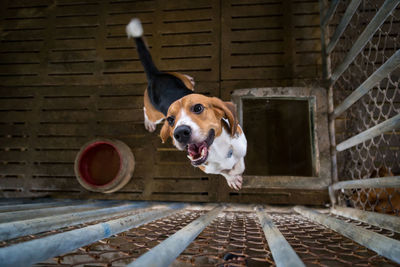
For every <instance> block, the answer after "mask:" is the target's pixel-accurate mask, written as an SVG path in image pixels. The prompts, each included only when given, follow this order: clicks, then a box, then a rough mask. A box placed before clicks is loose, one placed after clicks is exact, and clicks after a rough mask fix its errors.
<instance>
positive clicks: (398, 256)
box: [294, 206, 400, 263]
mask: <svg viewBox="0 0 400 267" xmlns="http://www.w3.org/2000/svg"><path fill="white" fill-rule="evenodd" d="M294 210H295V211H296V212H298V213H299V214H301V215H302V216H305V217H307V218H309V219H310V220H313V221H315V222H318V223H320V224H322V225H325V226H326V227H329V228H330V229H332V230H334V231H336V232H338V233H340V234H342V235H344V236H346V237H348V238H350V239H352V240H354V241H355V242H357V243H359V244H361V245H363V246H365V247H367V248H369V249H371V250H373V251H375V252H376V253H378V254H379V255H382V256H384V257H386V258H388V259H391V260H393V261H394V262H397V263H400V241H398V240H395V239H391V238H388V237H386V236H384V235H380V234H377V233H375V232H373V231H369V230H366V229H364V228H362V227H359V226H355V225H353V224H350V223H347V222H344V221H341V220H339V219H337V218H334V217H331V216H329V215H328V214H322V213H320V212H317V211H315V210H313V209H309V208H306V207H301V206H296V207H295V208H294Z"/></svg>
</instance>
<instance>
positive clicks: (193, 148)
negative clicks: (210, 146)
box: [188, 142, 207, 159]
mask: <svg viewBox="0 0 400 267" xmlns="http://www.w3.org/2000/svg"><path fill="white" fill-rule="evenodd" d="M204 148H205V149H207V143H206V142H202V143H199V144H190V145H189V146H188V154H189V155H190V156H191V157H192V158H193V159H197V158H200V157H201V152H202V150H203V149H204Z"/></svg>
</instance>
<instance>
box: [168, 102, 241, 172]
mask: <svg viewBox="0 0 400 267" xmlns="http://www.w3.org/2000/svg"><path fill="white" fill-rule="evenodd" d="M223 119H224V120H223ZM226 120H227V121H228V122H229V125H228V124H227V123H226V122H225V121H226ZM237 125H238V122H237V118H236V112H235V106H234V104H233V103H231V102H224V101H222V100H220V99H219V98H216V97H206V96H204V95H200V94H190V95H187V96H185V97H183V98H181V99H179V100H177V101H175V102H174V103H172V105H171V106H170V107H169V109H168V115H167V118H166V120H165V122H164V125H163V127H162V129H161V133H160V136H161V139H162V141H163V143H164V142H165V141H166V140H167V139H168V137H171V138H172V139H173V143H174V145H175V146H176V147H177V148H178V149H179V150H185V149H187V152H188V158H189V159H190V161H191V162H192V164H193V165H194V166H199V165H201V164H203V163H204V162H206V161H207V158H208V153H209V148H210V146H211V145H212V143H213V141H214V138H216V137H218V136H220V135H221V133H222V130H223V127H227V128H228V131H229V133H230V135H231V136H232V137H233V136H234V135H235V134H236V130H237Z"/></svg>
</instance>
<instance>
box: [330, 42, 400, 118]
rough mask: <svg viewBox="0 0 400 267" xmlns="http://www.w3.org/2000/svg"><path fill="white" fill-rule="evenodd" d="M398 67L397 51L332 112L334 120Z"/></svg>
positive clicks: (399, 53)
mask: <svg viewBox="0 0 400 267" xmlns="http://www.w3.org/2000/svg"><path fill="white" fill-rule="evenodd" d="M399 66H400V50H397V51H396V53H394V54H393V56H391V57H390V58H389V59H388V60H387V61H386V62H385V63H384V64H383V65H382V66H380V67H379V69H377V70H376V71H375V72H374V73H373V74H372V75H371V76H370V77H368V79H366V80H365V81H364V82H363V83H362V84H361V85H360V86H359V87H358V88H357V89H356V90H354V92H353V93H351V95H349V96H348V97H347V98H346V99H345V100H344V101H343V102H342V103H341V104H340V105H339V106H337V107H336V108H335V110H334V112H333V117H334V118H336V117H338V116H339V115H340V114H342V113H343V112H344V111H345V110H347V109H348V108H349V107H350V106H351V105H353V104H354V103H355V102H356V101H357V100H359V99H360V98H361V97H362V96H364V95H365V94H366V93H368V92H369V90H371V89H372V88H373V87H374V85H375V84H377V83H378V82H380V81H381V80H382V79H384V78H385V77H387V75H388V74H390V73H391V72H392V71H394V70H395V69H396V68H398V67H399Z"/></svg>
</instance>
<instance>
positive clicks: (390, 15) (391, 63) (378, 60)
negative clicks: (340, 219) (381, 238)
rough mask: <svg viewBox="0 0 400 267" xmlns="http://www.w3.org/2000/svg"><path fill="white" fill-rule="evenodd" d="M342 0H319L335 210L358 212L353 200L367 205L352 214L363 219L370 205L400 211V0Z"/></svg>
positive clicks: (394, 212)
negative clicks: (321, 15) (399, 75)
mask: <svg viewBox="0 0 400 267" xmlns="http://www.w3.org/2000/svg"><path fill="white" fill-rule="evenodd" d="M339 2H340V3H338V4H337V3H336V2H332V1H325V0H320V14H324V17H323V19H322V20H321V40H322V47H321V50H322V57H323V59H325V60H323V73H326V74H327V75H326V76H325V77H324V78H325V79H326V87H327V89H328V90H329V96H328V103H329V130H330V141H331V157H332V159H331V160H332V166H333V168H332V178H333V179H332V183H333V184H332V185H331V186H330V187H329V195H330V199H331V203H332V205H333V206H334V208H333V209H332V212H336V213H337V214H339V213H340V214H342V215H344V214H350V213H351V212H350V210H349V209H348V208H355V209H361V210H363V211H365V213H364V212H361V211H360V212H356V211H355V212H354V214H352V216H356V214H357V218H358V220H359V221H364V220H366V219H364V218H373V217H374V214H371V213H369V212H368V211H375V212H380V213H388V214H390V215H397V216H399V215H400V189H399V188H400V186H399V183H398V177H399V176H398V175H399V174H400V153H399V149H400V143H399V141H400V139H399V132H398V129H399V128H400V109H399V106H398V102H399V100H398V97H399V92H400V89H399V80H398V73H399V66H400V49H399V48H400V46H399V42H398V40H399V38H400V23H399V18H400V8H399V3H400V1H390V0H385V1H372V0H352V1H339ZM328 3H330V4H329V5H328ZM332 10H334V12H333V14H329V12H331V11H332ZM325 14H329V16H326V15H325ZM330 73H332V74H331V75H330ZM336 140H337V141H338V142H337V141H336ZM336 143H338V145H336ZM336 174H337V175H336ZM336 177H337V178H336ZM335 178H336V179H335ZM371 216H372V217H371ZM376 216H378V214H377V215H376ZM346 217H349V218H351V217H350V216H346ZM382 217H383V218H392V217H386V216H382ZM354 218H355V217H354ZM388 220H389V222H390V219H388ZM370 223H371V224H374V225H377V224H379V223H380V222H376V221H374V220H371V221H370ZM384 223H385V222H384V220H383V221H382V224H383V225H382V226H381V227H383V226H384Z"/></svg>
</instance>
